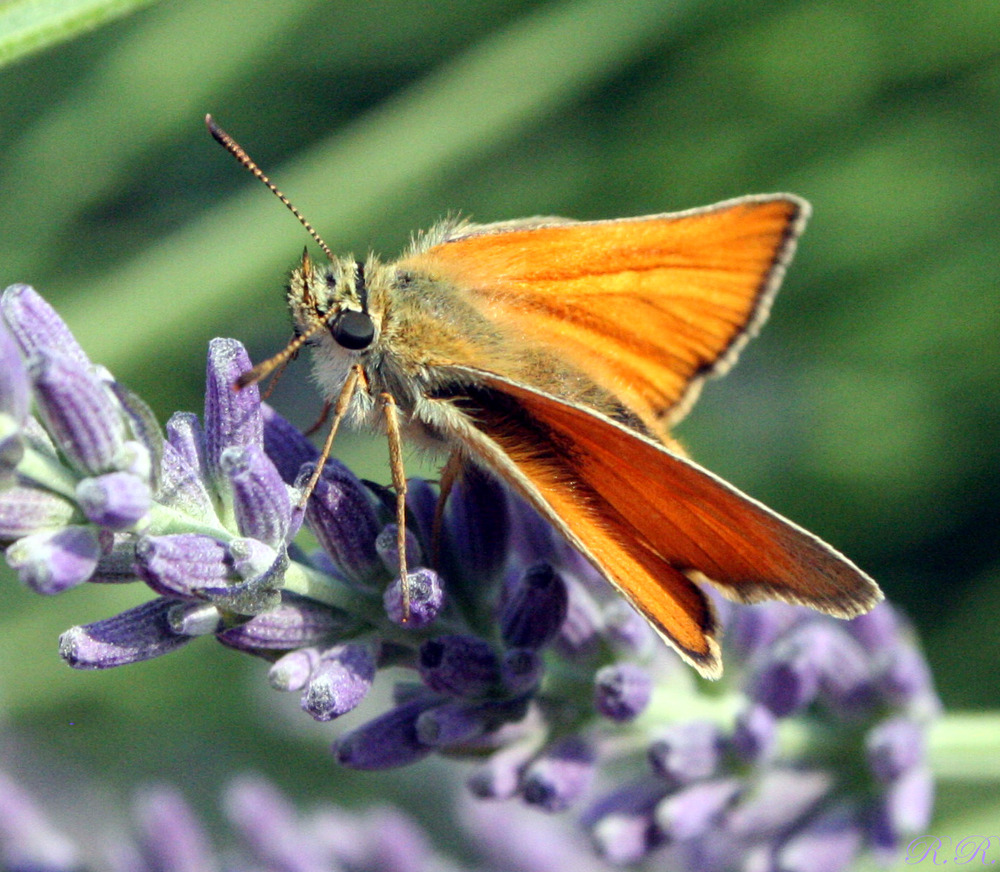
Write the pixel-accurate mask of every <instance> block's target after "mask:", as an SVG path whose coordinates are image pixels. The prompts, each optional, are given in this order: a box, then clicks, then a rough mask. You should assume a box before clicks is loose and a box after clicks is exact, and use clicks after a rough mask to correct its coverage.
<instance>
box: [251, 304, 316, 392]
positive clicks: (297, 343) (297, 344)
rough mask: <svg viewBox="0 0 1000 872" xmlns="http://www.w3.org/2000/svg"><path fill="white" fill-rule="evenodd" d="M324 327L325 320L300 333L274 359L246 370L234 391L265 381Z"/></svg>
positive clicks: (263, 361)
mask: <svg viewBox="0 0 1000 872" xmlns="http://www.w3.org/2000/svg"><path fill="white" fill-rule="evenodd" d="M324 327H326V320H325V319H324V320H322V321H320V322H318V323H317V324H314V325H313V326H312V327H310V328H309V329H308V330H307V331H306V332H305V333H300V334H299V335H298V336H296V337H295V338H294V339H293V340H292V341H291V342H289V343H288V345H286V346H285V347H284V348H282V349H281V351H279V352H278V353H277V354H276V355H274V357H269V358H268V359H267V360H262V361H261V362H260V363H258V364H257V365H256V366H255V367H254V368H253V369H248V370H247V371H246V372H245V373H243V374H242V375H241V376H240V377H239V378H238V379H236V390H238V391H240V390H243V388H245V387H249V386H250V385H255V384H257V382H260V381H263V380H264V379H266V378H267V377H268V376H269V375H270V374H271V373H272V372H274V371H275V370H276V369H277V368H278V367H280V366H284V365H285V364H286V363H288V361H290V360H291V359H292V358H293V357H294V356H295V354H296V353H297V352H298V350H299V349H300V348H301V347H302V346H303V345H305V344H306V342H307V341H308V340H309V338H310V337H311V336H312V335H313V334H315V333H318V332H319V331H320V330H322V329H323V328H324Z"/></svg>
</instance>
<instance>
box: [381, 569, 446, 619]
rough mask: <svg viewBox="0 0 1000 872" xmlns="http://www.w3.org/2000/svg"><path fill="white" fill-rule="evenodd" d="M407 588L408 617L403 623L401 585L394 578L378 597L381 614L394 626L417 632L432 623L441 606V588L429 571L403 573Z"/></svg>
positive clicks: (398, 580) (442, 601)
mask: <svg viewBox="0 0 1000 872" xmlns="http://www.w3.org/2000/svg"><path fill="white" fill-rule="evenodd" d="M406 579H407V584H408V585H409V589H410V615H409V618H408V619H407V620H406V621H405V622H404V621H403V583H402V581H401V579H399V578H397V579H396V580H395V581H393V582H392V584H390V585H389V586H388V587H387V588H386V589H385V593H384V594H383V596H382V602H383V604H384V605H385V613H386V615H388V617H389V620H390V621H392V622H393V623H394V624H399V625H401V626H404V627H409V628H411V629H414V630H417V629H420V628H421V627H426V626H428V625H429V624H431V623H433V621H434V619H435V618H436V617H437V616H438V614H439V612H440V611H441V606H443V605H444V585H443V583H442V582H441V576H440V575H438V574H437V573H436V572H435V571H434V570H433V569H425V568H423V567H421V568H420V569H415V570H413V571H412V572H407V573H406Z"/></svg>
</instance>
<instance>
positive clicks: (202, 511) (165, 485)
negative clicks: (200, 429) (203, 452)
mask: <svg viewBox="0 0 1000 872" xmlns="http://www.w3.org/2000/svg"><path fill="white" fill-rule="evenodd" d="M156 501H157V502H158V503H160V504H161V505H163V506H166V507H167V508H170V509H176V510H177V511H179V512H182V513H184V514H186V515H190V516H191V517H192V518H204V519H208V520H213V521H214V520H217V519H216V515H215V506H214V505H213V503H212V498H211V497H210V496H209V495H208V491H207V490H206V489H205V482H204V480H203V479H202V477H201V473H199V472H198V470H197V469H196V468H195V467H193V466H191V465H190V464H189V463H188V461H187V460H186V459H185V458H184V456H183V455H182V454H181V453H180V452H178V450H177V449H176V448H175V447H174V446H173V445H172V444H171V443H170V442H165V443H164V445H163V457H162V459H161V461H160V480H159V483H158V485H157V489H156Z"/></svg>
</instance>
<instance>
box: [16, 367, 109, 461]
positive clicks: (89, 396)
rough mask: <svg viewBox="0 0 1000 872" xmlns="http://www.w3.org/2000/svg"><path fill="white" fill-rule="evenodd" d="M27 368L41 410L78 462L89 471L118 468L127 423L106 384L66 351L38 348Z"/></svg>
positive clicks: (69, 455)
mask: <svg viewBox="0 0 1000 872" xmlns="http://www.w3.org/2000/svg"><path fill="white" fill-rule="evenodd" d="M28 371H29V374H30V375H31V379H32V382H33V384H34V387H35V401H36V403H37V404H38V408H39V414H40V415H41V417H42V419H43V420H44V422H45V426H46V428H47V429H48V431H49V433H50V434H51V435H52V437H53V438H54V439H55V440H56V441H57V442H58V443H59V447H60V449H61V450H62V451H63V453H64V454H65V455H66V457H67V458H68V459H69V461H70V462H71V463H72V464H73V466H74V467H75V468H76V469H78V470H79V471H80V472H82V473H84V474H85V475H99V474H100V473H102V472H111V471H113V470H114V469H115V461H116V460H117V459H118V457H119V455H120V452H121V450H122V446H123V444H124V441H125V423H124V420H123V419H122V416H121V412H120V410H119V409H118V407H117V406H116V405H115V402H114V400H113V399H112V398H111V396H110V394H109V393H108V390H107V388H106V387H105V386H104V385H103V384H102V383H101V382H100V381H98V380H97V379H96V378H95V377H94V376H93V375H91V373H90V372H89V371H88V370H86V369H84V368H83V366H82V365H81V364H80V363H79V362H77V361H75V360H73V359H71V358H68V357H64V356H62V355H61V354H54V353H53V354H49V353H46V352H39V353H38V354H37V355H36V356H34V357H33V358H31V360H30V362H29V364H28Z"/></svg>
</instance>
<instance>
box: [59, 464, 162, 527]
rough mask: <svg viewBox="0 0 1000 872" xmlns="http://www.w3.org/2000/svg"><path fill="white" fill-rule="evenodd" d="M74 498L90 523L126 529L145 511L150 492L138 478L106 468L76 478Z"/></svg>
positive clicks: (144, 513) (143, 514)
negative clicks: (88, 476) (97, 474)
mask: <svg viewBox="0 0 1000 872" xmlns="http://www.w3.org/2000/svg"><path fill="white" fill-rule="evenodd" d="M76 499H77V502H78V503H79V504H80V508H81V509H83V512H84V514H85V515H86V516H87V519H88V520H89V521H90V522H91V523H93V524H98V525H99V526H101V527H107V528H108V529H109V530H126V529H128V528H129V527H131V526H132V525H133V524H135V523H137V522H138V521H139V520H141V519H142V518H143V517H145V515H146V513H147V512H149V509H150V507H151V506H152V502H153V495H152V494H151V493H150V490H149V485H148V484H146V482H144V481H143V480H142V479H141V478H137V477H136V476H134V475H132V474H131V473H129V472H109V473H107V474H105V475H100V476H97V477H96V478H85V479H83V480H82V481H80V483H79V484H77V486H76Z"/></svg>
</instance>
